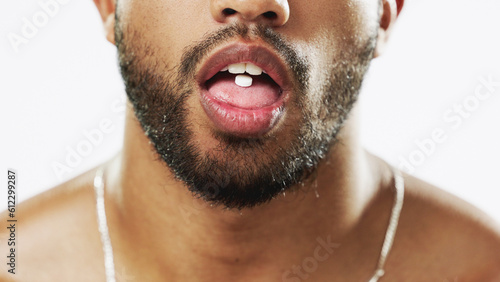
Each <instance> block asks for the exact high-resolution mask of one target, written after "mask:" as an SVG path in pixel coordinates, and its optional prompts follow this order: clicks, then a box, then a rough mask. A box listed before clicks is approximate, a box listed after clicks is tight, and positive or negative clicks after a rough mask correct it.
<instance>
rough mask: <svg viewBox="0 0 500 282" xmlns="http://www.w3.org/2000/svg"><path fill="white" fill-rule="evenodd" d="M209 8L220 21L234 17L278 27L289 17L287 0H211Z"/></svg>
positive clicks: (233, 18)
mask: <svg viewBox="0 0 500 282" xmlns="http://www.w3.org/2000/svg"><path fill="white" fill-rule="evenodd" d="M210 10H211V13H212V16H213V18H214V19H215V20H216V21H218V22H221V23H224V22H228V21H231V20H235V19H236V20H240V21H245V22H258V23H266V24H268V25H270V26H274V27H279V26H282V25H284V24H286V22H287V21H288V18H289V17H290V8H289V6H288V1H287V0H253V1H252V0H212V1H211V4H210Z"/></svg>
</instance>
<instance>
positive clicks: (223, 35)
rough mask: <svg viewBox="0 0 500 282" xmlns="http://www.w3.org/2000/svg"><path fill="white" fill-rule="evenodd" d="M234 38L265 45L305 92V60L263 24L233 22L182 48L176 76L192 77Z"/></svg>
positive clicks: (306, 76) (307, 75) (286, 40)
mask: <svg viewBox="0 0 500 282" xmlns="http://www.w3.org/2000/svg"><path fill="white" fill-rule="evenodd" d="M235 39H243V40H244V41H248V42H251V41H254V42H255V41H258V40H261V41H263V42H265V43H267V44H268V45H269V46H270V47H271V48H272V49H273V50H274V51H275V52H276V53H277V54H278V55H279V56H280V57H281V58H282V59H283V60H284V61H285V64H286V65H287V66H288V68H289V70H290V71H291V73H292V74H293V76H294V78H295V80H296V81H297V82H298V86H299V88H301V90H302V91H304V90H305V88H306V86H307V81H308V79H309V63H308V62H307V59H306V58H305V57H303V56H300V55H299V52H297V51H296V50H295V48H294V47H293V45H292V44H291V43H290V42H289V40H288V39H287V38H286V37H284V36H283V35H281V34H279V33H278V32H276V31H275V30H274V29H272V28H271V27H269V26H267V25H263V24H258V25H254V26H252V27H249V26H247V25H245V24H242V23H234V24H231V25H229V26H226V27H222V28H220V29H219V30H217V31H215V32H213V33H209V34H207V35H205V36H204V38H202V39H201V40H200V41H198V42H197V43H195V44H193V45H191V46H188V47H187V48H185V51H184V52H183V56H182V58H181V62H180V65H179V68H178V70H179V75H180V77H182V78H193V77H194V76H195V72H196V68H197V66H198V65H199V64H200V63H201V61H202V60H203V59H204V58H205V57H207V56H208V55H209V54H210V53H211V52H212V51H213V50H214V49H215V48H217V47H218V46H220V45H222V44H224V43H226V42H228V41H231V40H235Z"/></svg>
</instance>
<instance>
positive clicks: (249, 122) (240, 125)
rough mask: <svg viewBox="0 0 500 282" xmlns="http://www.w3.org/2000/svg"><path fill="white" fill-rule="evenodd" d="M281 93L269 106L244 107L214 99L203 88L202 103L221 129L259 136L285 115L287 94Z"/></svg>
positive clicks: (211, 118)
mask: <svg viewBox="0 0 500 282" xmlns="http://www.w3.org/2000/svg"><path fill="white" fill-rule="evenodd" d="M281 95H282V96H281V97H280V98H279V100H278V101H276V102H275V103H273V104H271V105H269V106H265V107H262V108H256V109H243V108H238V107H235V106H232V105H230V104H228V103H225V102H223V101H220V100H217V99H214V98H213V97H211V96H210V95H209V94H208V91H206V90H202V93H201V105H202V106H203V109H204V110H205V113H206V114H207V116H208V117H209V118H210V120H211V121H212V122H213V123H214V125H215V126H216V127H217V128H218V129H219V130H221V131H223V132H225V133H228V134H231V135H236V136H239V137H258V136H262V135H264V134H266V133H267V132H269V131H270V130H271V129H272V128H273V127H274V126H275V125H276V124H277V123H278V121H279V120H280V119H281V117H282V116H283V112H284V96H285V94H284V93H282V94H281Z"/></svg>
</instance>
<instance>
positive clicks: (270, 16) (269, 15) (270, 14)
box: [262, 11, 278, 20]
mask: <svg viewBox="0 0 500 282" xmlns="http://www.w3.org/2000/svg"><path fill="white" fill-rule="evenodd" d="M262 15H263V16H264V18H266V19H269V20H274V19H276V18H278V15H277V14H276V13H275V12H272V11H268V12H265V13H264V14H262Z"/></svg>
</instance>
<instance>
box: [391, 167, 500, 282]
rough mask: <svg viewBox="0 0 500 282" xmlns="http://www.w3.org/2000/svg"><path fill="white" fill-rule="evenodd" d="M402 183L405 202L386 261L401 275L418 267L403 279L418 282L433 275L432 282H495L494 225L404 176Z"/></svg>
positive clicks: (498, 262) (498, 250)
mask: <svg viewBox="0 0 500 282" xmlns="http://www.w3.org/2000/svg"><path fill="white" fill-rule="evenodd" d="M405 182H406V185H405V186H406V192H405V201H404V205H403V210H402V213H401V218H400V224H399V227H398V231H397V232H398V233H397V235H396V239H395V242H394V252H393V254H391V258H390V259H389V261H388V263H390V264H392V267H395V268H396V269H400V270H403V269H407V270H408V271H407V273H413V272H412V271H410V270H411V269H415V268H416V266H418V270H419V273H415V274H414V276H412V277H407V279H406V280H405V281H423V280H421V279H424V278H429V276H432V275H433V273H435V274H439V275H442V276H439V277H436V279H439V280H436V281H450V282H451V281H460V282H462V281H500V227H499V225H498V223H497V222H495V221H494V220H493V219H492V218H491V217H489V216H488V215H487V214H485V213H484V212H482V211H481V210H479V209H478V208H476V207H474V206H473V205H471V204H469V203H467V202H466V201H464V200H462V199H459V198H458V197H456V196H454V195H451V194H450V193H448V192H445V191H443V190H441V189H439V188H437V187H435V186H433V185H430V184H428V183H426V182H424V181H422V180H419V179H417V178H415V177H412V176H408V175H406V176H405ZM426 275H429V276H426ZM432 277H434V276H432ZM412 279H413V280H412ZM433 281H434V280H433Z"/></svg>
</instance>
